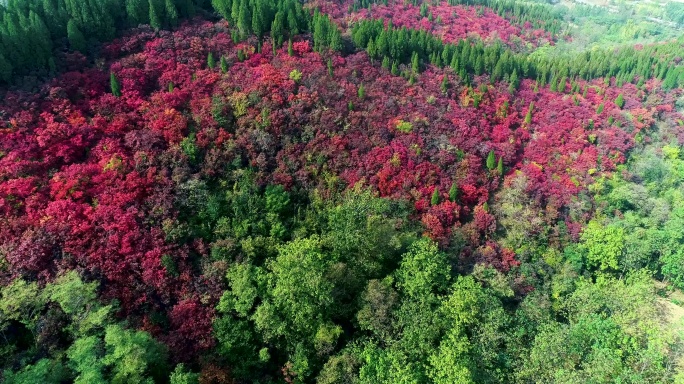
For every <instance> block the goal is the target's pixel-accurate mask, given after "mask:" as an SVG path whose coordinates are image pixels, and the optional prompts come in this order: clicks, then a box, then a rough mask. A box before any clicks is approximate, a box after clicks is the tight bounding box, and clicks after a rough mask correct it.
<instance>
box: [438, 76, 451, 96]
mask: <svg viewBox="0 0 684 384" xmlns="http://www.w3.org/2000/svg"><path fill="white" fill-rule="evenodd" d="M440 89H441V90H442V93H445V94H446V93H447V91H448V90H449V77H448V76H447V75H444V77H443V78H442V84H440Z"/></svg>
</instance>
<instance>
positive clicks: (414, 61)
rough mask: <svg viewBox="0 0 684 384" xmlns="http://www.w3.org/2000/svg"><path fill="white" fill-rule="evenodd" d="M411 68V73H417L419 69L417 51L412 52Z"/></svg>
mask: <svg viewBox="0 0 684 384" xmlns="http://www.w3.org/2000/svg"><path fill="white" fill-rule="evenodd" d="M411 69H412V70H413V73H418V71H419V70H420V60H419V58H418V52H413V55H412V56H411Z"/></svg>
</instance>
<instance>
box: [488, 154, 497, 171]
mask: <svg viewBox="0 0 684 384" xmlns="http://www.w3.org/2000/svg"><path fill="white" fill-rule="evenodd" d="M494 168H496V154H494V151H489V154H488V155H487V169H489V170H490V171H491V170H493V169H494Z"/></svg>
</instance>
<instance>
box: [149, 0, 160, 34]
mask: <svg viewBox="0 0 684 384" xmlns="http://www.w3.org/2000/svg"><path fill="white" fill-rule="evenodd" d="M156 3H157V1H156V0H148V4H149V7H150V26H151V27H152V28H154V29H155V30H157V31H158V30H160V29H162V27H163V20H162V13H161V10H160V9H159V7H158V6H157V4H156Z"/></svg>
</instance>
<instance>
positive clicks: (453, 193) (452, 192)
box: [449, 183, 458, 202]
mask: <svg viewBox="0 0 684 384" xmlns="http://www.w3.org/2000/svg"><path fill="white" fill-rule="evenodd" d="M456 199H458V186H457V185H456V183H453V184H451V188H449V200H450V201H452V202H455V201H456Z"/></svg>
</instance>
